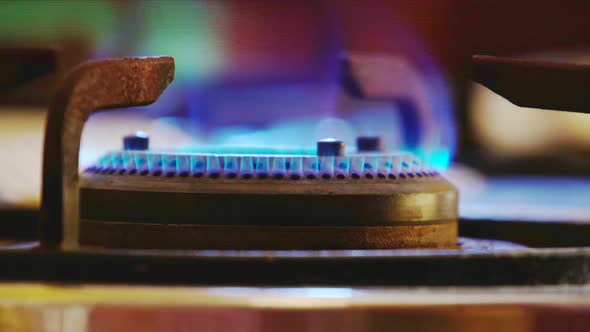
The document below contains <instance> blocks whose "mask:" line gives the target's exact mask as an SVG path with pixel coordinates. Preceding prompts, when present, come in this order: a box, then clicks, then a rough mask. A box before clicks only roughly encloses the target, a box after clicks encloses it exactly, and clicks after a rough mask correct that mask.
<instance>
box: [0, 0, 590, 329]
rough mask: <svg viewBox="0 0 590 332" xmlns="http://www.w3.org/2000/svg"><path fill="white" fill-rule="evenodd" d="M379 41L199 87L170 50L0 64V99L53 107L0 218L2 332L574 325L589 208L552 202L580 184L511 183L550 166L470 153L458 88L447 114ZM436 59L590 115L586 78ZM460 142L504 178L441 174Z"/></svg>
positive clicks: (525, 102) (420, 70) (578, 68)
mask: <svg viewBox="0 0 590 332" xmlns="http://www.w3.org/2000/svg"><path fill="white" fill-rule="evenodd" d="M130 6H131V7H130V8H133V5H130ZM244 6H245V7H244V8H243V9H244V10H245V11H246V13H247V12H248V10H249V9H248V8H249V7H248V6H246V5H244ZM285 6H288V7H289V6H290V5H285ZM470 6H471V7H473V6H475V5H473V4H472V5H470ZM344 7H347V6H343V8H344ZM349 7H350V6H349ZM352 7H354V6H352ZM352 7H351V8H352ZM368 7H371V6H368ZM377 7H378V6H377ZM471 7H470V8H471ZM289 8H291V7H289ZM474 8H475V7H474ZM291 9H296V8H291ZM358 9H359V11H361V8H358ZM471 9H473V8H471ZM342 10H344V9H342ZM527 10H528V7H527ZM438 12H439V11H437V13H438ZM338 13H339V15H343V19H345V20H350V18H346V17H347V13H346V12H338ZM348 14H350V13H348ZM354 14H355V15H352V17H356V14H357V13H354ZM373 14H374V15H376V14H378V13H377V12H373ZM371 17H372V16H371ZM281 22H282V23H281V24H283V23H284V24H286V25H287V24H288V20H286V21H285V20H283V21H281ZM394 23H396V24H394V25H397V24H398V23H399V22H394ZM348 24H350V22H348ZM399 24H400V26H402V27H403V25H402V24H401V23H399ZM397 28H399V27H397ZM397 28H396V29H397ZM398 30H399V31H398ZM291 32H293V31H291ZM395 32H396V33H395V34H393V35H395V37H396V38H398V37H399V36H406V37H408V36H409V37H408V38H407V39H403V38H402V39H400V41H404V43H403V45H406V46H407V49H404V50H402V51H403V52H397V53H396V52H392V50H389V51H384V52H380V51H376V50H375V49H379V47H371V45H372V44H371V43H370V42H367V43H359V42H358V41H356V42H355V43H356V44H355V43H353V45H356V46H363V47H357V48H359V49H364V51H362V52H361V51H350V50H349V49H354V48H355V47H346V48H344V47H343V48H342V49H340V48H339V46H340V45H338V47H336V46H334V45H328V46H330V47H326V49H328V51H326V53H327V54H328V55H329V56H328V57H329V58H330V61H327V62H325V63H324V62H321V61H320V62H321V64H320V65H319V66H315V65H317V64H312V65H310V68H312V69H313V70H309V72H308V71H306V70H307V69H309V68H307V69H306V65H308V64H305V65H302V64H301V63H298V62H297V61H296V60H297V58H296V57H289V59H288V61H287V62H288V63H289V65H288V66H284V67H281V66H275V67H273V65H276V64H273V63H270V64H269V66H268V67H269V68H271V69H272V70H270V72H264V75H261V76H256V75H253V74H251V73H249V72H248V71H247V70H246V71H244V72H240V71H239V69H244V68H245V69H252V68H249V67H248V66H243V67H239V66H238V67H237V69H238V70H237V71H236V72H232V73H230V74H229V78H228V77H222V78H221V79H219V81H215V80H214V79H213V80H211V81H207V80H203V81H198V82H197V83H195V82H189V83H187V81H186V71H184V70H178V68H179V67H181V66H186V63H187V61H186V59H184V58H182V57H177V58H176V59H174V58H173V57H168V56H158V57H130V58H112V59H101V57H100V56H96V58H97V59H96V60H93V61H85V62H84V63H82V64H80V65H78V66H76V67H75V68H73V69H72V68H71V66H69V65H68V66H64V65H59V64H62V63H65V62H63V61H61V60H60V57H61V56H63V54H60V53H56V52H55V51H53V50H51V49H31V48H26V49H22V48H10V49H8V50H5V51H0V62H2V63H1V64H0V71H5V72H8V73H9V74H7V75H4V76H2V78H1V79H0V88H2V89H3V90H4V91H2V92H1V93H0V103H1V104H7V103H14V102H15V101H16V102H19V103H20V102H23V100H25V103H27V104H39V103H41V104H43V103H45V102H47V100H48V99H50V100H51V101H50V102H49V103H47V105H48V115H47V123H46V125H47V126H46V129H45V131H44V139H43V142H44V143H43V144H44V147H43V158H42V159H43V161H42V162H43V166H42V168H43V170H42V173H43V175H42V185H41V187H42V198H41V208H40V209H28V210H22V209H11V210H1V211H0V217H1V218H2V219H3V220H4V221H5V223H4V224H2V225H0V235H1V236H2V239H3V240H2V246H1V247H0V263H1V264H2V266H5V267H8V268H5V269H1V270H0V280H2V281H3V282H2V284H0V307H1V308H0V317H2V315H3V314H6V315H7V317H19V319H21V320H11V321H9V323H6V324H12V325H6V326H8V327H10V328H12V329H14V328H15V327H19V328H25V329H26V328H29V329H33V330H35V329H37V330H39V329H42V328H47V327H48V326H57V325H60V326H61V328H62V329H67V328H68V327H69V328H71V329H72V330H109V331H112V330H117V329H119V330H129V329H132V328H137V327H138V324H140V323H139V322H140V321H141V322H146V323H145V324H146V326H144V327H145V328H146V329H148V328H152V329H153V330H162V329H163V330H167V329H170V328H173V329H174V328H178V329H181V328H184V327H186V326H194V325H197V324H200V326H205V327H207V328H208V329H213V330H215V329H217V330H230V331H231V330H251V331H266V330H273V331H274V330H278V329H280V330H287V331H288V330H294V331H295V330H298V331H299V330H318V329H319V330H334V329H337V330H350V331H365V330H371V329H373V330H374V329H379V330H380V329H388V328H391V327H392V326H396V327H404V328H405V329H414V330H424V331H430V330H434V329H438V330H453V331H456V330H469V329H470V327H473V326H475V327H477V328H482V327H488V328H489V327H490V326H494V327H493V328H494V329H497V328H498V326H501V329H502V330H515V331H517V330H523V329H525V330H526V329H529V330H547V329H553V328H556V327H558V328H561V327H563V326H567V327H573V328H574V329H575V328H578V329H581V330H584V328H585V326H587V324H588V322H587V320H588V319H587V316H588V315H587V312H588V310H587V309H588V307H589V305H590V297H589V296H588V289H587V285H588V282H589V280H590V274H589V273H588V271H589V266H590V241H589V240H588V238H589V237H588V235H589V234H590V232H589V231H588V229H589V228H588V226H587V223H586V221H587V220H586V217H585V215H586V212H587V208H585V207H584V206H583V205H584V202H585V201H584V200H583V199H582V198H581V197H572V196H568V195H571V193H572V192H574V193H576V194H577V195H583V194H582V193H585V192H586V191H587V188H586V184H587V183H588V182H589V181H588V180H587V179H586V178H583V177H569V178H555V177H550V178H531V177H529V176H527V177H523V176H520V175H517V176H515V175H514V174H519V172H520V173H522V172H524V171H523V170H530V169H531V168H532V169H534V170H535V171H538V172H539V174H545V173H543V172H544V171H546V170H547V169H559V170H562V168H559V167H563V165H562V164H560V163H559V162H557V163H556V162H555V160H553V159H552V160H551V161H550V163H551V165H549V164H550V163H547V164H545V163H544V162H543V161H539V160H536V161H535V162H532V163H531V162H530V161H529V162H527V163H526V167H524V168H519V167H518V164H517V163H512V160H509V161H506V163H504V160H502V157H498V156H500V155H499V154H494V153H492V152H490V151H487V150H476V149H473V151H476V152H477V153H473V154H469V153H466V152H465V147H466V146H467V147H469V144H466V143H465V141H464V140H465V138H464V137H460V139H461V140H459V142H457V137H455V133H456V129H457V127H458V129H459V131H460V133H461V135H463V134H464V133H465V132H469V131H470V130H473V129H469V130H466V129H465V128H464V127H465V123H466V119H465V118H464V117H463V115H462V113H460V112H461V111H464V110H462V109H461V107H462V106H461V105H463V106H464V104H466V101H465V100H464V99H462V98H463V97H465V96H462V95H461V93H465V94H467V92H466V91H467V90H465V91H463V92H461V91H462V90H461V91H459V92H458V93H456V94H455V95H454V97H455V98H458V101H456V103H455V104H452V102H451V96H450V95H449V94H448V93H449V91H447V88H448V86H449V85H450V83H449V82H445V81H444V80H442V77H445V75H443V72H442V70H441V68H440V67H438V66H437V65H435V61H433V60H432V59H430V58H429V57H428V56H427V55H428V54H427V53H428V52H420V45H419V44H420V43H407V40H413V39H412V36H413V35H412V34H411V33H410V32H407V31H406V30H404V29H401V28H400V29H397V30H396V31H395ZM480 32H481V33H485V31H483V32H482V31H480ZM260 33H263V32H260ZM406 33H407V35H405V34H406ZM299 34H302V35H304V36H305V34H306V31H305V29H303V30H302V31H297V33H292V34H291V36H292V37H293V39H294V40H295V41H296V40H297V38H299V37H301V36H300V35H299ZM374 34H375V35H378V36H381V35H382V34H379V31H375V32H374ZM363 36H365V35H363ZM123 37H124V36H123ZM123 37H121V38H123ZM127 37H129V36H127ZM375 39H376V40H379V41H382V40H383V38H381V37H379V38H375ZM363 40H364V39H363ZM416 40H418V39H416ZM346 42H350V41H346ZM245 44H247V43H245ZM287 44H288V43H285V47H287V48H289V49H291V48H293V49H296V48H297V47H292V45H287ZM293 44H294V45H298V44H297V43H295V42H294V43H293ZM319 44H322V43H319ZM322 45H323V44H322ZM379 45H380V44H379ZM347 46H350V45H347ZM298 47H300V48H301V47H302V46H301V45H299V46H298ZM322 47H323V46H322ZM332 48H334V49H337V50H339V51H340V50H344V49H347V51H346V52H339V51H338V52H334V50H333V49H332ZM475 49H477V48H475ZM416 50H419V51H418V52H414V51H416ZM398 51H399V50H398ZM422 51H424V50H422ZM479 51H482V50H479ZM483 51H484V53H487V52H485V51H486V49H485V48H484V49H483ZM105 52H106V51H105ZM106 53H108V52H106ZM392 53H393V54H395V55H392ZM398 53H403V54H398ZM97 54H100V52H99V53H97ZM175 56H176V54H175ZM438 60H441V59H438ZM273 61H276V59H273V58H271V60H269V62H273ZM441 61H443V62H444V61H450V62H452V60H449V59H446V60H445V59H442V60H441ZM277 62H280V61H277ZM3 64H7V65H3ZM291 65H292V67H290V66H291ZM444 65H445V66H450V67H449V68H446V69H449V70H450V71H451V72H452V75H451V76H452V77H455V78H457V77H460V78H461V79H460V80H459V83H457V84H458V85H461V86H464V85H465V84H464V83H465V82H464V81H466V80H467V79H466V78H465V77H467V76H469V77H471V78H473V79H474V80H475V81H476V82H478V83H480V84H481V86H485V87H487V88H489V89H490V90H492V91H494V92H496V93H497V94H499V95H501V96H503V97H505V98H506V99H507V100H508V101H510V102H512V103H514V104H516V105H519V106H525V107H535V108H547V109H558V110H566V111H574V112H580V113H584V112H587V109H586V104H587V102H586V99H587V98H586V95H585V91H584V88H583V87H585V86H586V85H587V83H588V81H589V79H588V73H589V72H590V69H589V67H588V66H587V65H583V64H581V65H580V64H579V65H572V64H563V63H555V62H543V61H537V60H531V59H530V58H506V57H494V56H485V55H484V56H475V57H473V58H472V59H471V65H470V68H469V69H470V70H469V75H467V73H466V72H461V71H459V70H455V69H456V68H454V67H453V64H452V63H451V64H449V63H445V64H444ZM263 67H264V66H263ZM6 68H8V69H10V70H12V69H14V68H17V69H18V70H16V71H14V70H12V71H10V70H7V69H6ZM182 68H185V67H182ZM233 70H236V68H233ZM265 70H266V69H265ZM223 74H224V75H228V74H227V73H223ZM265 75H266V76H265ZM222 76H223V75H222ZM291 76H295V78H293V77H291ZM48 77H49V78H48ZM175 77H176V78H175ZM286 77H288V78H286ZM245 78H246V79H245ZM249 79H251V80H249ZM211 82H213V83H211ZM481 86H480V88H482V89H483V87H481ZM277 96H279V97H277ZM28 97H30V98H28ZM148 105H151V106H148ZM457 105H459V106H457ZM139 106H141V108H135V107H139ZM144 106H147V107H144ZM453 106H455V107H456V108H457V110H458V112H459V114H458V121H455V118H454V116H453V113H452V108H453ZM111 109H114V110H111ZM117 112H131V113H133V114H141V115H146V114H147V115H149V116H154V114H156V115H158V116H160V115H162V114H164V117H161V118H159V119H158V121H160V122H158V123H159V124H160V125H162V124H163V123H164V124H165V125H162V126H160V127H158V126H156V125H154V126H152V128H146V127H149V126H147V125H146V123H147V122H144V123H143V124H142V125H137V124H134V123H131V122H130V123H124V122H125V121H120V120H117V119H122V118H123V117H121V118H116V117H113V118H110V122H108V121H107V122H108V124H107V126H105V128H106V131H104V132H103V133H102V136H101V135H96V133H97V131H95V130H94V129H93V128H91V129H93V130H88V129H89V127H91V126H92V125H93V123H95V122H93V121H95V120H97V116H102V115H108V114H117ZM131 113H127V114H131ZM179 114H180V115H179ZM541 114H545V113H539V116H541ZM113 119H115V120H113ZM150 119H151V118H150ZM170 119H173V120H174V121H173V124H172V125H170V123H169V122H167V121H169V120H170ZM467 120H469V119H467ZM149 121H151V120H149ZM119 122H121V123H119ZM515 123H517V121H515ZM521 123H522V122H521ZM122 128H123V129H122ZM170 128H172V129H170ZM511 128H513V127H511ZM103 129H104V128H103ZM111 131H112V132H111ZM513 131H514V130H513ZM105 138H106V139H105ZM162 138H167V139H165V140H163V139H162ZM507 141H508V140H507ZM113 142H116V143H115V144H111V143H113ZM107 143H108V144H107ZM163 143H165V144H163ZM457 145H458V146H459V148H460V150H459V152H458V153H457V154H456V160H459V161H461V162H464V163H465V164H467V165H471V166H473V167H476V166H477V167H478V166H479V165H480V164H478V163H481V164H485V161H489V160H495V161H496V162H497V163H496V164H493V165H495V166H492V167H490V168H489V169H486V168H485V166H484V167H482V169H484V170H485V171H487V172H489V173H488V174H493V172H494V171H495V172H498V173H499V174H507V173H502V171H500V169H501V167H498V165H500V166H502V167H505V168H504V169H508V170H509V171H510V172H509V173H508V174H510V175H511V177H496V176H485V177H483V176H481V175H480V174H478V173H476V172H475V171H473V169H474V168H469V169H465V168H459V167H457V165H453V166H452V167H451V168H450V169H449V163H450V162H451V158H452V156H453V153H454V148H455V147H456V146H457ZM89 146H90V148H89ZM96 147H100V149H97V148H96ZM471 148H473V146H471ZM581 149H583V147H581ZM473 151H472V150H470V151H468V152H470V153H472V152H473ZM482 151H483V153H482ZM478 153H479V154H478ZM474 156H475V157H474ZM15 159H18V158H15ZM23 160H24V159H23ZM568 160H575V158H574V159H568ZM20 164H21V165H25V164H26V163H25V162H21V163H20ZM564 164H567V163H564ZM572 164H574V165H573V168H567V166H566V169H567V170H566V171H563V172H561V173H560V174H569V172H570V171H571V170H572V169H575V167H578V168H579V167H580V166H579V165H580V164H576V163H572ZM582 164H583V163H582ZM504 165H508V166H504ZM576 165H577V166H576ZM488 167H489V166H488ZM494 167H495V168H494ZM23 168H24V166H23ZM490 169H491V171H490ZM533 173H534V172H533ZM582 174H586V173H584V172H582ZM575 175H576V176H579V174H578V173H576V174H575ZM15 177H17V176H15ZM482 178H483V179H482ZM24 182H26V181H25V179H24V178H23V183H24ZM481 187H483V188H484V189H485V190H482V189H481ZM534 188H538V190H536V189H534ZM2 194H5V193H4V192H0V195H2ZM574 195H575V194H574ZM523 197H526V198H527V199H526V200H525V199H523ZM0 198H2V197H0ZM523 202H524V203H530V204H524V203H523ZM540 202H543V203H540ZM539 205H543V206H539ZM56 322H59V323H56ZM2 324H5V323H4V321H3V320H1V319H0V326H3V325H2ZM19 324H20V325H19ZM51 324H53V325H51Z"/></svg>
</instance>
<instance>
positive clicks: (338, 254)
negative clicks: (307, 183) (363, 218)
mask: <svg viewBox="0 0 590 332" xmlns="http://www.w3.org/2000/svg"><path fill="white" fill-rule="evenodd" d="M478 246H480V249H474V250H472V251H469V250H463V251H462V250H450V251H445V250H442V251H432V250H401V251H400V250H380V251H363V252H359V251H356V250H353V251H283V252H281V251H239V252H236V251H184V252H183V251H161V250H159V251H149V250H142V251H130V250H96V249H95V250H79V251H75V252H74V251H72V252H38V251H31V250H12V251H7V250H5V251H2V252H0V265H2V266H5V267H10V268H6V269H2V271H0V279H1V280H19V281H21V282H22V281H53V282H60V283H80V282H83V283H125V284H128V283H134V284H145V283H149V284H175V285H176V284H192V285H212V284H214V285H234V286H237V285H263V286H270V285H290V286H297V285H308V286H309V285H314V286H322V285H323V286H394V285H403V286H427V285H428V286H453V285H455V286H459V285H461V286H474V285H480V286H491V285H542V284H543V285H551V284H585V283H588V282H590V273H589V272H588V271H590V251H589V250H588V249H579V248H578V249H562V250H528V249H526V248H525V249H523V248H518V247H514V248H512V249H509V248H505V249H506V251H496V250H494V249H486V244H485V242H484V243H483V244H481V245H475V247H478Z"/></svg>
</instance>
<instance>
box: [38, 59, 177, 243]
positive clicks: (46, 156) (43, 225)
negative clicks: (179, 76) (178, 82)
mask: <svg viewBox="0 0 590 332" xmlns="http://www.w3.org/2000/svg"><path fill="white" fill-rule="evenodd" d="M173 79H174V59H173V58H172V57H154V58H128V59H114V60H102V61H96V62H88V63H85V64H82V65H80V66H78V67H77V68H75V69H74V70H73V71H72V72H71V73H70V74H69V75H68V76H67V77H66V79H65V80H64V82H63V84H62V85H61V87H60V88H59V89H58V91H57V93H56V95H55V96H54V97H53V100H52V102H51V104H50V106H49V111H48V116H47V128H46V130H45V146H44V151H43V184H42V197H41V215H40V240H41V244H42V246H43V247H44V248H58V247H59V246H60V245H61V246H63V248H64V249H72V248H76V247H77V246H78V236H79V234H78V229H79V222H80V220H79V219H80V209H79V200H80V198H79V195H80V189H79V177H78V155H79V150H80V139H81V136H82V129H83V128H84V123H85V122H86V120H87V119H88V117H89V116H90V114H92V113H94V112H95V111H97V110H101V109H108V108H116V107H119V108H120V107H130V106H141V105H148V104H151V103H153V102H155V101H156V100H157V99H158V97H159V96H160V94H161V93H162V92H163V91H164V89H166V87H167V86H168V84H170V82H172V80H173Z"/></svg>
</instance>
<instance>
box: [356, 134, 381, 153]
mask: <svg viewBox="0 0 590 332" xmlns="http://www.w3.org/2000/svg"><path fill="white" fill-rule="evenodd" d="M356 149H357V151H358V152H380V151H383V141H382V140H381V137H379V136H360V137H357V138H356Z"/></svg>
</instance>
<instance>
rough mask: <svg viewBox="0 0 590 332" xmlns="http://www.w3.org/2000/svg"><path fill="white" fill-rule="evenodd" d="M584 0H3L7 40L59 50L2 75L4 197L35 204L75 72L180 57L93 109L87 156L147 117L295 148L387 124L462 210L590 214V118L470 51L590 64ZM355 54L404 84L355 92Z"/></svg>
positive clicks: (204, 134)
mask: <svg viewBox="0 0 590 332" xmlns="http://www.w3.org/2000/svg"><path fill="white" fill-rule="evenodd" d="M588 14H590V2H588V1H583V0H563V1H543V0H541V1H528V0H518V1H494V0H444V1H443V0H439V1H434V0H433V1H413V0H367V1H354V0H322V1H303V0H298V1H290V0H283V1H271V0H250V1H241V0H233V1H232V0H225V1H206V0H203V1H188V0H186V1H106V0H104V1H91V0H86V1H69V0H64V1H0V46H1V47H3V48H14V47H35V48H49V49H51V50H54V52H55V53H54V56H55V59H54V60H55V61H53V62H51V63H50V65H49V67H51V70H48V73H42V74H43V75H41V74H39V75H37V76H34V77H31V79H30V80H28V81H26V82H21V83H20V84H19V85H18V86H10V87H5V88H4V89H3V91H0V104H1V105H0V155H1V156H2V157H1V158H2V159H1V161H2V162H1V163H0V202H1V204H3V205H4V206H27V207H37V206H38V204H39V193H40V177H41V153H42V140H43V130H44V121H45V112H46V109H47V107H48V103H49V100H50V97H51V94H52V93H53V91H55V88H56V86H58V85H59V82H60V81H61V80H62V79H63V76H64V75H65V73H66V72H67V71H68V70H70V69H71V68H72V67H73V66H75V65H76V64H77V63H80V62H82V61H85V60H87V59H100V58H106V57H123V56H149V55H171V56H174V58H175V60H176V78H175V81H174V82H173V84H172V85H171V86H170V87H169V89H168V90H167V91H166V92H165V93H164V95H162V97H161V98H160V100H159V101H158V102H157V103H155V104H154V105H150V106H148V107H143V108H138V109H125V110H116V111H109V112H104V113H100V114H97V115H96V116H93V117H92V118H91V119H90V121H89V122H88V124H87V126H86V128H85V130H84V135H83V138H82V148H81V155H80V164H81V166H82V167H84V166H85V165H88V164H90V163H92V162H94V161H95V160H96V158H98V156H99V155H101V154H103V153H105V152H106V151H109V150H113V149H119V148H120V147H121V138H122V137H123V136H124V135H127V134H129V133H133V132H135V131H136V130H143V131H146V132H148V133H149V134H150V137H151V140H152V144H151V145H152V147H153V148H161V149H189V150H203V149H211V147H214V148H215V151H219V150H220V149H221V150H223V149H227V148H228V147H229V148H230V149H239V148H242V149H243V148H244V147H246V148H251V147H256V148H257V149H262V150H264V149H282V150H284V149H289V151H290V152H291V153H305V152H306V151H309V149H311V148H313V146H314V144H315V141H316V140H317V139H318V138H322V137H326V136H336V137H340V138H342V139H344V140H345V141H347V143H349V145H354V144H353V143H352V140H353V139H354V137H356V136H357V135H360V134H365V133H366V132H371V133H375V132H376V133H378V134H379V135H381V136H382V137H384V139H385V141H386V143H387V147H388V149H390V150H396V151H397V150H399V151H411V152H413V153H416V154H418V155H419V156H421V157H423V158H425V159H427V160H428V162H430V163H432V164H433V165H434V166H435V167H437V168H438V169H440V170H447V176H448V177H449V178H450V179H451V181H452V182H453V183H455V184H456V185H457V186H458V187H459V189H460V192H461V214H462V216H463V217H466V218H484V219H485V218H500V219H502V218H505V219H510V220H512V219H535V220H548V219H550V220H554V219H556V220H563V219H572V220H579V221H587V217H585V216H588V215H590V208H589V207H588V206H590V204H588V203H590V195H588V194H590V181H589V180H587V179H586V177H587V176H588V175H589V174H588V171H589V170H590V158H588V157H587V156H588V151H589V150H590V135H588V134H587V133H588V129H590V117H588V116H586V115H583V114H574V113H562V112H552V111H540V110H533V109H524V108H519V107H516V106H514V105H512V104H510V103H509V102H507V101H506V100H504V99H503V98H501V97H499V96H497V95H495V94H493V93H492V92H490V91H489V90H487V89H485V88H483V87H481V86H478V85H476V84H474V83H472V82H471V81H470V69H471V68H470V58H471V55H473V54H495V55H512V56H527V57H535V58H540V59H547V60H556V61H563V62H577V63H586V62H589V61H590V35H589V34H587V33H586V31H588V29H589V28H590V21H589V20H588V19H587V18H588ZM351 54H352V55H355V54H360V55H363V56H367V55H368V56H376V57H385V58H386V59H388V60H387V64H388V65H384V68H387V69H388V70H384V71H383V73H380V75H377V76H379V77H384V78H383V79H384V80H385V81H386V82H387V84H388V86H390V87H391V91H393V92H392V93H393V94H395V95H396V96H397V97H399V98H393V99H391V100H385V101H384V100H370V101H367V100H356V99H351V98H350V97H349V96H348V95H346V94H344V93H343V92H342V91H343V87H342V82H343V66H342V64H343V59H345V58H347V57H349V56H350V55H351ZM379 59H381V58H379ZM388 66H389V67H388ZM391 91H390V92H391ZM408 100H410V103H409V104H408V102H407V101H408ZM240 151H241V150H240ZM257 151H258V150H257ZM586 198H588V199H586ZM548 204H551V206H550V207H549V205H548Z"/></svg>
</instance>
